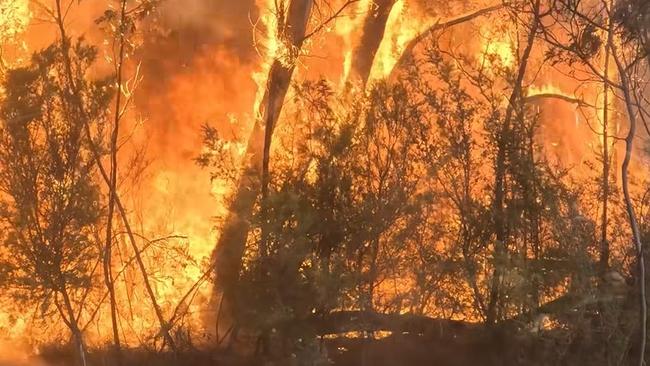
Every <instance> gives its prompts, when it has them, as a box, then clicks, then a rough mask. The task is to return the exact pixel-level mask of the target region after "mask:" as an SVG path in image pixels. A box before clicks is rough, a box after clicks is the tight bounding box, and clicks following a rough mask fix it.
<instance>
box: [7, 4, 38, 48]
mask: <svg viewBox="0 0 650 366" xmlns="http://www.w3.org/2000/svg"><path fill="white" fill-rule="evenodd" d="M31 16H32V14H31V12H30V10H29V0H0V43H2V42H8V41H11V40H13V39H15V38H16V37H17V36H18V35H19V34H21V33H22V32H24V31H25V29H26V28H27V25H28V24H29V21H30V19H31Z"/></svg>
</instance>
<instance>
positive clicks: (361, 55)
mask: <svg viewBox="0 0 650 366" xmlns="http://www.w3.org/2000/svg"><path fill="white" fill-rule="evenodd" d="M168 2H169V3H166V2H165V0H160V1H158V0H156V1H154V0H147V1H144V0H141V1H135V0H133V1H132V0H120V1H109V3H110V6H108V7H107V8H106V9H102V11H100V12H98V16H97V17H96V19H97V20H96V22H94V23H93V27H94V28H96V31H97V32H101V34H102V35H103V37H104V39H105V41H104V43H103V44H102V45H99V44H96V45H94V44H92V42H91V41H89V40H87V39H84V38H83V37H78V36H76V35H75V34H76V33H75V32H73V31H71V30H70V29H69V28H70V27H71V25H70V24H69V21H68V19H69V18H68V17H69V14H72V13H73V12H74V10H75V9H76V7H77V6H81V5H80V3H83V1H81V2H79V3H77V2H76V1H72V2H69V3H68V2H67V1H60V0H53V1H50V2H49V3H47V4H45V2H44V3H43V4H40V5H39V6H38V9H40V10H39V11H40V12H41V14H42V15H43V16H44V17H46V18H47V19H48V22H49V23H51V24H52V27H53V28H52V29H55V30H56V32H54V33H53V34H54V39H53V40H52V41H51V44H49V45H48V46H47V47H45V48H43V49H41V50H32V51H30V52H31V57H30V58H29V59H27V60H22V61H16V60H13V61H12V60H10V58H9V57H8V56H6V57H5V56H4V54H3V53H1V52H0V61H2V62H1V63H0V81H1V83H2V84H1V87H0V289H1V291H2V296H1V297H0V300H1V301H2V304H7V306H8V310H7V311H6V313H7V314H9V315H8V316H7V317H6V318H2V317H0V329H3V330H10V329H11V328H12V327H18V326H19V325H20V326H21V327H25V329H27V330H25V331H24V332H22V333H23V334H21V336H22V338H23V339H22V342H26V343H29V344H30V345H31V346H33V349H37V350H38V360H37V362H46V363H48V364H52V365H83V366H86V365H116V366H121V365H226V366H227V365H233V366H235V365H301V366H302V365H305V366H307V365H323V366H324V365H361V366H365V365H386V366H392V365H428V364H439V365H586V364H589V365H639V366H643V365H644V364H645V362H646V361H645V359H646V358H647V357H646V354H647V353H648V351H647V347H646V345H647V343H648V342H650V340H649V339H648V337H647V335H646V329H647V324H646V323H647V304H648V300H647V298H646V291H647V287H648V286H647V282H648V280H647V279H646V274H645V273H646V269H645V263H646V260H647V259H648V256H647V255H646V254H645V253H646V252H647V250H646V249H645V246H646V244H649V243H650V242H649V240H650V210H649V207H650V194H649V193H650V185H648V177H649V176H650V175H648V166H647V164H648V161H650V156H648V151H650V145H648V138H650V124H648V122H650V121H649V119H650V110H649V109H648V108H649V107H650V105H649V101H648V95H649V94H648V84H647V83H648V80H647V78H648V72H649V71H650V55H649V50H650V5H648V4H647V2H646V1H643V0H516V1H506V2H500V1H494V2H490V1H481V2H480V4H475V3H479V2H466V1H457V3H458V4H456V3H455V2H445V3H444V4H443V2H438V1H433V0H431V1H427V0H418V1H410V0H397V1H396V0H369V1H360V0H357V1H355V0H336V1H334V0H275V1H268V2H262V1H259V2H258V4H257V5H256V4H253V3H254V2H251V1H247V2H245V3H246V4H247V5H246V6H244V5H242V4H243V3H244V2H242V3H241V4H238V5H228V4H226V2H223V11H224V12H223V14H231V15H232V18H233V19H224V18H228V17H230V16H228V17H226V16H224V15H223V14H221V15H220V16H218V17H215V19H217V20H219V21H220V22H223V23H224V24H225V25H223V26H215V28H214V29H211V31H212V32H213V33H210V34H208V33H205V34H203V35H202V36H201V37H203V38H202V39H203V40H205V42H208V41H207V40H210V42H213V43H214V44H215V45H216V46H215V47H217V48H218V50H219V53H218V54H219V56H223V55H224V54H226V53H227V51H231V52H233V53H237V54H238V55H239V56H238V57H239V60H240V61H241V62H242V63H243V62H247V63H249V62H254V61H252V60H253V59H254V56H252V55H253V54H254V53H255V52H254V51H257V53H259V55H260V57H259V58H260V59H261V61H259V62H260V65H259V67H258V68H257V69H256V71H255V75H254V76H253V77H254V78H257V79H261V80H262V81H258V90H257V95H256V97H255V103H254V105H251V106H250V107H251V108H250V109H251V110H254V114H253V115H252V116H251V115H247V118H248V121H243V120H235V119H233V120H234V123H231V124H236V123H241V124H246V125H247V126H250V128H249V129H248V128H241V129H234V128H231V127H228V126H227V125H228V124H227V123H221V122H220V121H205V122H206V123H205V124H204V125H203V127H202V128H201V129H198V128H197V129H196V130H195V131H193V133H194V134H195V135H196V136H195V137H196V139H195V140H196V141H198V140H201V141H202V143H199V144H196V146H194V149H193V150H192V151H194V153H193V156H191V157H190V156H184V157H183V158H184V160H183V161H185V162H186V164H188V165H189V164H194V165H198V166H200V167H201V169H202V171H203V172H204V173H206V174H205V176H204V177H201V178H202V179H210V180H211V183H212V184H213V187H218V188H220V189H221V188H223V187H227V189H221V190H218V189H214V192H218V193H215V195H218V196H219V197H218V198H219V199H220V201H219V202H220V204H221V205H223V206H224V207H223V208H224V210H223V212H225V213H224V214H223V215H221V216H220V217H218V220H215V218H214V217H204V218H200V219H201V220H205V221H209V222H210V223H211V224H210V225H213V226H214V227H215V231H216V232H218V235H217V238H216V242H215V239H213V238H210V240H211V243H210V245H211V247H213V250H212V254H211V256H210V257H209V258H205V260H204V261H203V262H201V258H197V257H196V256H194V255H193V252H192V250H193V249H192V248H193V247H192V240H195V239H196V238H194V237H188V236H186V233H183V232H182V230H181V231H179V232H173V233H169V232H165V231H164V230H158V231H156V229H151V227H155V225H153V224H151V223H147V215H148V213H147V212H141V210H142V208H141V207H142V206H141V205H139V202H140V199H141V198H142V196H143V195H144V196H146V195H147V194H148V192H142V190H139V189H138V187H141V185H142V184H143V181H145V180H146V179H147V178H146V177H147V175H146V172H147V171H148V166H147V165H148V164H149V161H148V160H147V159H149V158H150V157H151V156H150V155H148V154H145V150H146V147H147V146H146V145H147V142H146V141H145V142H144V143H143V142H142V139H140V140H138V141H139V142H138V143H136V142H133V141H134V140H136V139H137V138H136V137H134V136H137V132H135V131H137V129H138V128H139V127H140V126H141V125H142V124H143V122H142V121H141V120H139V118H141V116H142V115H143V114H146V110H145V109H146V108H144V107H142V106H143V105H144V104H138V102H139V100H138V98H139V96H140V95H143V96H141V97H140V98H146V96H147V95H148V94H151V93H155V92H156V91H155V90H158V89H164V88H172V87H173V85H174V84H173V82H174V80H175V79H174V75H164V76H161V77H160V79H153V81H151V80H147V77H152V74H148V73H149V72H152V71H149V70H148V69H147V68H150V69H155V70H154V71H153V72H158V71H161V70H165V71H166V72H168V73H171V71H169V70H172V69H173V66H172V65H176V63H179V64H180V63H183V67H185V66H186V63H187V62H188V60H187V59H192V58H193V57H197V58H198V57H199V56H198V55H200V54H201V52H204V51H203V50H202V49H198V48H197V47H198V46H197V47H195V48H193V49H192V50H187V49H186V48H188V47H190V46H188V45H187V44H181V45H179V46H174V44H173V43H174V42H177V41H178V42H179V43H182V41H183V38H182V34H183V32H184V29H185V28H187V29H190V30H189V31H187V29H185V31H187V32H188V33H189V34H190V35H191V37H199V36H198V34H199V33H201V32H199V31H198V30H197V29H199V30H200V29H201V27H202V26H203V25H199V24H198V22H197V24H192V25H191V26H187V25H184V26H183V27H185V28H183V27H180V26H179V27H177V28H176V29H174V30H173V31H170V30H167V29H165V27H166V26H169V25H165V24H164V22H162V23H160V22H159V21H160V20H161V19H163V20H164V19H165V18H164V13H165V11H167V12H169V11H172V10H173V9H174V8H173V6H172V5H169V4H170V3H172V4H173V2H171V1H170V0H168ZM11 3H13V2H12V0H8V2H7V4H11ZM217 3H218V2H217ZM261 3H264V5H261ZM3 4H4V3H3V2H2V1H0V17H1V16H3V14H5V15H6V18H7V19H10V17H11V16H13V14H14V13H12V12H11V11H12V10H11V9H14V10H15V9H18V8H11V7H10V5H3ZM2 6H5V7H6V10H4V11H5V13H3V8H2ZM170 9H172V10H170ZM204 9H210V11H214V12H219V10H220V7H219V6H217V5H214V4H212V5H210V6H209V7H206V8H204ZM404 9H409V10H408V11H411V12H418V13H419V14H420V15H421V16H422V19H427V21H426V22H424V23H425V24H419V27H418V30H417V32H415V31H412V29H413V28H408V27H409V24H408V19H398V18H399V16H400V15H402V18H405V17H404V14H407V13H406V11H407V10H404ZM34 11H36V10H34ZM400 11H401V12H403V13H401V14H397V16H395V14H396V13H394V12H400ZM408 14H413V13H408ZM253 15H254V16H258V17H259V19H258V20H256V19H252V17H253ZM240 18H241V19H240ZM347 18H350V19H352V20H349V19H348V20H347V21H348V22H349V23H346V27H348V28H351V24H352V25H354V26H355V27H356V28H354V30H353V31H351V32H349V34H347V37H349V38H350V39H351V40H352V41H349V40H347V39H346V40H345V42H347V43H346V46H345V47H347V48H346V49H345V51H346V52H347V53H346V55H347V59H346V61H345V63H346V65H345V66H342V67H340V68H338V69H337V70H343V71H339V72H337V73H336V75H335V77H332V76H331V72H330V74H329V75H328V74H327V73H326V72H321V73H320V75H318V76H313V74H310V73H309V72H308V69H309V68H308V66H307V65H309V62H310V56H311V52H314V53H316V51H314V50H316V49H317V47H318V45H319V44H328V43H327V42H329V41H328V37H333V36H332V34H331V33H332V32H331V29H334V28H336V26H337V25H339V24H340V22H346V19H347ZM202 22H205V19H203V20H202ZM228 22H232V23H233V24H234V25H233V29H238V30H242V32H241V33H242V34H244V35H242V37H243V38H245V40H244V41H241V40H239V41H238V40H237V39H236V38H234V36H232V35H231V34H229V33H228V32H227V31H224V29H226V28H227V26H226V25H227V24H228ZM244 22H248V23H244ZM235 23H236V24H235ZM8 24H9V22H8V21H7V22H6V24H5V23H3V22H2V21H0V40H2V39H3V38H2V37H4V38H5V39H6V40H7V46H10V43H9V39H10V38H15V37H18V36H17V33H16V31H12V30H11V29H10V28H6V29H4V28H3V27H9V26H8ZM201 24H203V23H201ZM243 24H246V26H244V25H243ZM169 27H171V26H169ZM391 27H394V28H391ZM400 27H404V29H407V28H408V31H404V32H402V33H400V29H401V28H400ZM344 28H345V27H344ZM261 34H264V36H261ZM351 34H355V36H354V37H352V36H351ZM468 34H471V36H468ZM166 37H167V38H169V39H166ZM391 37H393V39H392V40H391ZM243 38H242V39H243ZM251 38H252V39H251ZM170 39H171V41H170ZM192 39H194V40H195V41H197V44H198V43H201V44H203V43H202V42H203V41H201V42H198V40H197V39H195V38H192ZM396 39H397V40H398V41H395V40H396ZM391 41H392V42H393V44H392V48H391V47H388V49H390V55H388V54H386V52H384V51H382V49H381V47H382V44H384V43H387V42H391ZM156 42H158V43H156ZM247 42H249V43H247ZM400 42H401V43H400ZM249 45H253V46H250V47H249ZM330 46H331V45H330ZM174 47H178V49H180V50H184V51H183V52H185V53H183V54H182V55H173V56H174V57H170V58H169V59H165V60H164V62H163V61H160V60H157V59H156V57H154V55H153V54H155V51H154V50H156V49H157V48H160V49H164V50H166V51H167V52H170V50H172V51H173V50H174V49H175V48H174ZM331 47H333V46H331ZM190 48H191V47H190ZM331 49H336V50H339V51H340V49H339V48H331ZM224 50H226V51H224ZM0 51H2V47H0ZM224 52H225V53H224ZM100 55H103V57H104V59H105V60H104V61H106V62H107V64H108V65H109V69H110V70H109V71H106V70H102V67H100V66H101V65H100V61H99V60H100ZM382 57H383V59H380V58H382ZM179 60H182V61H179ZM244 60H245V61H244ZM319 62H324V63H327V62H329V59H328V58H327V57H324V61H323V60H320V61H319ZM332 62H334V61H332ZM190 65H191V63H190ZM179 67H180V66H179ZM104 68H105V65H104ZM380 69H381V70H380ZM260 70H261V72H260ZM221 71H222V72H224V73H226V72H229V71H228V70H225V71H224V70H221ZM186 72H189V71H178V73H179V74H182V73H186ZM230 72H234V71H233V70H230ZM342 74H343V75H342ZM143 75H144V76H143ZM554 78H557V85H559V86H557V87H556V86H553V87H550V86H548V85H554V81H556V80H555V79H554ZM143 79H144V80H145V87H146V86H147V85H149V89H145V90H142V91H141V90H140V89H138V86H139V85H140V82H141V81H142V80H143ZM544 86H546V87H544ZM238 92H242V93H243V91H238ZM139 93H141V94H139ZM252 94H255V93H252ZM251 99H252V98H251ZM219 102H220V103H221V104H225V105H228V103H229V101H228V100H224V101H219ZM140 103H142V102H141V101H140ZM196 103H197V105H193V106H191V108H195V107H196V108H198V107H199V105H198V103H201V101H196ZM167 107H168V106H167ZM160 108H163V107H162V106H161V107H160ZM232 108H235V107H234V106H233V107H232ZM159 113H160V111H159ZM145 118H146V116H145ZM170 118H171V117H170ZM156 127H157V126H155V125H154V127H153V128H154V129H155V128H156ZM233 130H237V132H241V131H246V132H247V133H248V135H245V134H244V135H245V136H242V134H241V133H232V131H233ZM145 140H146V139H145ZM166 149H168V150H173V149H174V146H167V147H166ZM154 155H155V153H154ZM188 169H189V168H188ZM193 179H196V178H195V177H193ZM145 198H146V197H145ZM186 199H187V200H192V199H193V198H192V197H190V193H188V197H187V198H186ZM196 204H197V205H198V204H200V203H199V202H196ZM167 209H169V210H170V211H171V208H167V207H163V208H161V210H167ZM195 219H196V218H195ZM204 239H205V238H204ZM190 274H191V275H190ZM25 309H29V310H25ZM21 313H29V314H30V315H29V316H28V317H24V316H22V317H21ZM25 319H28V320H25ZM8 333H10V334H11V332H8ZM38 333H41V334H38ZM12 336H13V337H14V338H11V339H10V342H13V341H16V338H15V336H16V335H15V334H12ZM16 342H17V341H16ZM1 344H2V343H1V342H0V345H1ZM34 357H35V358H34V360H36V355H35V356H34ZM0 364H2V357H0Z"/></svg>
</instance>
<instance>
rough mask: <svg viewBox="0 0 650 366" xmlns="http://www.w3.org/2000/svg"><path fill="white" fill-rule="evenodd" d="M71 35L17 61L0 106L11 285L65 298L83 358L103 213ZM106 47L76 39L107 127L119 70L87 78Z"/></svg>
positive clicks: (91, 96) (46, 298) (38, 295)
mask: <svg viewBox="0 0 650 366" xmlns="http://www.w3.org/2000/svg"><path fill="white" fill-rule="evenodd" d="M63 52H64V48H63V46H62V44H61V42H58V43H55V44H53V45H51V46H50V47H48V48H46V49H45V50H43V51H41V52H38V53H36V54H34V56H33V58H32V62H31V64H30V65H29V66H26V67H22V68H17V69H13V70H10V71H9V72H8V74H7V78H6V81H5V83H4V85H3V86H4V88H5V90H6V91H7V95H6V97H5V98H4V99H3V101H2V104H1V106H0V118H1V120H2V126H1V127H0V187H1V189H2V192H3V194H2V211H0V214H1V218H2V223H3V226H4V228H5V229H6V230H7V233H6V235H5V236H4V238H3V241H2V248H3V253H4V255H3V257H2V262H1V264H2V269H3V273H4V276H3V282H2V284H3V286H4V287H6V288H9V289H10V290H12V292H13V293H14V294H15V296H16V297H17V298H19V299H24V300H27V301H31V302H36V303H39V304H41V308H42V310H43V311H44V312H46V311H49V309H50V307H52V306H53V307H55V308H56V310H57V312H58V315H59V316H60V318H61V319H62V321H63V322H64V323H65V324H66V326H67V327H68V328H69V330H70V331H71V333H72V336H73V339H74V342H75V345H76V350H77V352H78V355H79V358H80V362H81V364H83V365H85V364H86V360H85V346H84V340H83V335H82V333H81V330H80V316H81V313H82V311H81V310H82V308H83V306H84V303H83V293H84V292H85V291H88V289H89V288H90V287H91V286H93V277H92V267H93V266H92V265H93V263H94V262H95V260H96V259H97V258H98V257H99V254H98V253H97V244H98V243H96V242H95V241H94V237H93V230H94V227H95V225H96V224H97V223H98V220H99V218H100V214H101V206H100V202H99V198H100V197H99V189H98V187H97V185H96V184H95V183H94V181H95V180H94V174H95V167H94V163H93V160H92V158H91V153H90V145H91V144H94V142H92V141H88V140H87V139H86V138H85V135H84V133H83V131H84V129H85V127H86V125H85V124H86V120H85V119H84V118H83V117H82V116H80V115H79V114H78V110H77V109H76V107H75V106H76V103H77V102H78V101H75V100H73V99H74V98H76V96H73V95H71V94H70V92H69V91H70V87H71V86H70V80H69V79H68V78H67V76H64V75H67V74H66V71H64V69H65V67H66V63H65V61H64V60H63V59H64V55H63ZM96 54H97V52H96V50H95V49H94V48H93V47H90V46H87V45H85V44H84V43H82V42H81V41H80V42H78V43H76V44H74V45H72V47H71V53H70V54H69V55H68V56H67V57H69V58H70V61H71V64H70V66H71V71H72V75H73V77H74V79H73V81H74V83H75V84H76V87H78V88H79V92H80V95H81V100H80V102H81V103H83V105H84V107H85V109H86V110H87V111H88V113H89V116H90V117H92V120H93V121H94V128H96V129H98V130H101V129H103V124H104V123H105V118H106V115H105V111H106V108H107V107H108V103H109V101H110V98H111V92H110V91H111V89H110V87H109V85H110V82H111V79H104V80H99V81H93V82H90V81H87V80H86V78H85V74H86V72H87V70H88V68H89V67H90V66H91V64H92V63H93V61H94V60H95V58H96Z"/></svg>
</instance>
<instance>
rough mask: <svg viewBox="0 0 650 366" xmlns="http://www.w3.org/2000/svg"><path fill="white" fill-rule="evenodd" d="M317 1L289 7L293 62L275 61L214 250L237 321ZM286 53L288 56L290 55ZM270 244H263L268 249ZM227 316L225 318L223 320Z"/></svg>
mask: <svg viewBox="0 0 650 366" xmlns="http://www.w3.org/2000/svg"><path fill="white" fill-rule="evenodd" d="M312 6H313V0H293V1H291V4H290V6H289V10H288V14H287V17H286V21H285V25H284V28H283V31H282V32H281V35H283V36H284V37H285V39H282V40H281V41H283V42H286V43H287V45H288V46H289V47H288V48H291V49H292V51H291V52H292V53H293V56H290V61H291V62H289V63H287V62H286V60H285V59H282V58H281V57H282V55H281V56H280V57H278V58H276V59H275V60H274V61H273V63H272V64H271V69H270V70H269V74H268V77H267V83H266V90H265V92H264V97H263V98H262V102H261V103H260V106H259V118H258V119H257V120H256V121H255V124H254V126H253V131H252V133H251V136H250V139H249V141H248V146H247V149H246V156H247V161H246V162H245V169H244V172H243V174H242V177H241V179H240V181H239V185H238V187H237V190H236V191H235V195H234V198H233V202H232V204H231V207H230V213H229V215H228V217H227V219H226V221H225V223H224V226H223V228H222V230H221V235H220V237H219V240H218V242H217V246H216V248H215V251H214V254H213V256H214V263H215V273H216V276H217V288H216V291H215V292H216V293H218V292H221V296H222V298H223V302H222V303H223V307H224V309H223V312H224V314H225V316H226V319H227V318H228V317H230V318H231V320H235V319H236V314H234V310H235V309H236V301H235V298H234V289H235V288H236V286H237V281H238V279H239V271H240V269H241V264H242V259H243V255H244V251H245V249H246V238H247V237H248V231H249V228H250V220H251V217H252V213H253V207H254V205H255V201H256V199H257V197H258V195H259V194H260V192H265V193H266V192H267V191H268V184H269V161H270V146H271V142H272V137H273V131H274V128H275V125H276V123H277V121H278V118H279V116H280V113H281V111H282V105H283V103H284V99H285V96H286V94H287V91H288V90H289V84H290V82H291V78H292V76H293V71H294V69H295V58H296V57H297V56H298V55H297V53H298V51H299V50H300V49H301V47H302V43H303V42H304V38H305V35H306V29H307V24H308V22H309V18H310V15H311V8H312ZM285 56H286V55H285ZM263 246H264V244H263V243H262V245H260V247H261V250H262V251H266V250H265V249H264V248H262V247H263ZM223 320H224V319H222V321H223Z"/></svg>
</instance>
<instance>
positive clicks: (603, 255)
mask: <svg viewBox="0 0 650 366" xmlns="http://www.w3.org/2000/svg"><path fill="white" fill-rule="evenodd" d="M609 23H610V24H609V27H608V29H609V31H608V32H607V44H609V43H611V38H612V34H613V25H614V24H613V22H611V21H610V22H609ZM609 59H610V48H609V47H605V67H604V70H603V72H604V76H605V80H607V79H609ZM602 133H603V178H602V179H603V187H602V190H603V202H602V203H603V214H602V220H601V233H600V235H601V238H600V271H601V273H603V274H604V273H605V272H606V271H607V269H608V268H609V241H608V240H607V225H608V224H609V220H608V217H607V214H608V210H609V174H610V163H609V139H608V137H609V136H608V134H609V83H608V82H607V81H604V82H603V131H602Z"/></svg>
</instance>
